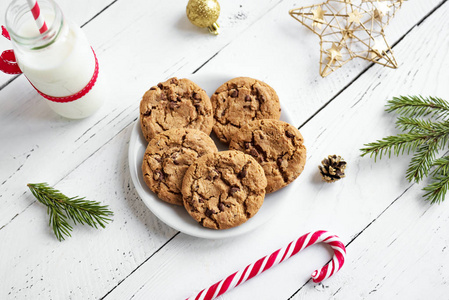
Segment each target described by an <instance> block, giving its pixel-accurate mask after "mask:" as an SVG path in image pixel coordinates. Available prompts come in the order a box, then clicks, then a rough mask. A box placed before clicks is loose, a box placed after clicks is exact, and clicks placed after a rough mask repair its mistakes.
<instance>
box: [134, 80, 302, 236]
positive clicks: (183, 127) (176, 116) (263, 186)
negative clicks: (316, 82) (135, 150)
mask: <svg viewBox="0 0 449 300" xmlns="http://www.w3.org/2000/svg"><path fill="white" fill-rule="evenodd" d="M280 114H281V108H280V104H279V98H278V96H277V94H276V92H275V91H274V89H273V88H271V87H270V86H269V85H267V84H266V83H264V82H261V81H259V80H256V79H252V78H248V77H238V78H234V79H231V80H229V81H228V82H226V83H224V84H223V85H222V86H220V87H219V88H218V89H217V90H216V91H215V93H214V94H213V95H212V97H211V98H209V97H208V95H207V94H206V92H205V91H204V90H203V89H201V88H200V87H199V86H198V85H196V84H195V83H194V82H192V81H190V80H188V79H177V78H171V79H169V80H167V81H165V82H162V83H159V84H158V85H157V86H154V87H152V88H151V89H150V90H148V91H147V92H146V93H145V94H144V96H143V98H142V101H141V103H140V123H141V128H142V133H143V135H144V137H145V139H146V140H147V141H148V146H147V149H146V151H145V155H144V158H143V163H142V172H143V177H144V180H145V183H146V184H147V185H148V187H149V188H150V189H151V190H152V191H153V192H154V193H156V194H157V196H158V197H159V198H160V199H161V200H163V201H166V202H168V203H171V204H175V205H181V206H184V207H185V208H186V211H187V212H188V213H189V214H190V215H191V216H192V217H193V218H194V219H195V220H196V221H197V222H198V223H200V224H201V225H202V226H204V227H208V228H212V229H227V228H232V227H235V226H238V225H240V224H242V223H244V222H246V221H247V220H248V219H249V218H251V217H252V216H254V215H255V214H256V213H257V211H258V210H259V208H260V207H261V206H262V203H263V201H264V198H265V194H266V193H272V192H275V191H277V190H279V189H281V188H282V187H284V186H286V185H288V184H289V183H291V182H292V181H293V180H295V179H296V178H297V177H298V176H299V174H300V173H301V172H302V170H303V169H304V164H305V161H306V148H305V147H304V144H303V142H304V140H303V137H302V135H301V134H300V132H299V131H298V129H296V128H295V127H294V126H292V125H290V124H288V123H286V122H283V121H280V120H279V118H280ZM212 130H213V131H214V133H215V134H216V136H217V137H218V139H219V140H220V141H221V142H223V143H226V144H228V145H229V150H228V151H218V150H217V147H216V145H215V143H214V141H213V140H212V139H211V138H210V136H209V135H210V133H211V131H212Z"/></svg>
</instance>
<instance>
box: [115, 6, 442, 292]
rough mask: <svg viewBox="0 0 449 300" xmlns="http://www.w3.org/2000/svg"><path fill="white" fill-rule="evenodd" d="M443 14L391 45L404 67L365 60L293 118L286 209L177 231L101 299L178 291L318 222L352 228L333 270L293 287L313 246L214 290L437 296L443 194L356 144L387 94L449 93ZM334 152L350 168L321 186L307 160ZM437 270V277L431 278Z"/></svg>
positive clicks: (369, 134)
mask: <svg viewBox="0 0 449 300" xmlns="http://www.w3.org/2000/svg"><path fill="white" fill-rule="evenodd" d="M448 13H449V4H448V3H446V4H444V5H443V6H442V7H441V8H439V9H438V10H437V11H436V12H434V13H433V14H432V15H431V16H430V17H429V18H428V19H427V20H426V21H425V22H424V23H422V24H420V26H419V27H417V28H414V29H413V30H412V32H411V33H410V34H408V35H407V36H406V37H405V38H404V39H403V40H402V41H401V42H400V43H399V44H398V45H397V46H396V47H395V49H394V50H395V52H396V53H397V55H402V56H403V57H405V58H406V59H407V60H406V61H407V63H405V62H404V63H402V64H401V66H400V68H401V72H388V71H385V69H383V68H382V67H380V66H374V67H372V68H370V69H369V70H368V71H367V72H365V73H364V74H363V75H362V76H361V77H360V78H359V79H358V80H357V81H356V82H354V84H352V85H351V86H350V87H349V88H348V89H346V90H345V91H344V92H343V93H342V94H340V95H339V96H338V97H337V98H336V99H335V100H334V101H332V103H330V104H329V105H328V106H327V107H326V108H325V109H324V110H323V111H321V112H320V113H319V114H318V115H316V116H315V117H314V118H313V119H312V120H311V121H310V122H308V123H307V124H306V125H305V126H304V127H303V128H302V130H301V132H302V133H303V135H304V137H305V141H306V146H307V147H308V153H309V154H308V162H307V164H306V168H305V171H304V173H303V174H302V175H301V177H300V178H299V179H298V180H297V181H296V182H295V183H294V184H295V188H296V189H297V192H296V193H295V194H296V195H298V197H297V198H296V199H291V200H290V203H289V204H288V205H287V206H288V208H285V213H284V214H282V215H281V216H278V217H275V218H274V219H273V220H272V221H271V222H270V223H268V224H266V225H265V226H264V227H263V228H260V229H258V230H256V231H254V232H253V233H251V234H249V235H245V236H243V237H239V238H234V239H228V240H223V241H204V240H199V239H192V238H188V237H186V236H184V235H179V236H177V237H176V238H175V239H174V240H173V241H172V242H170V244H168V245H167V246H166V247H164V248H163V249H162V250H161V251H159V252H158V253H156V254H155V255H154V257H153V258H151V259H150V260H149V261H147V262H146V263H145V264H143V265H142V266H141V267H140V268H139V269H138V270H137V271H135V272H134V273H133V274H132V275H131V276H129V277H128V278H127V279H126V280H125V281H124V282H122V283H121V284H120V285H119V286H118V287H117V288H115V289H114V290H113V291H112V292H111V293H110V294H109V295H108V297H106V299H129V298H131V297H132V298H133V299H178V298H179V299H182V297H184V298H185V297H187V296H189V295H190V294H191V293H193V292H198V291H200V290H201V289H202V288H205V287H207V286H208V285H211V284H213V283H215V282H216V281H218V280H220V279H222V278H223V277H225V276H227V275H228V274H231V273H232V272H234V271H236V270H238V269H239V268H241V267H242V266H246V265H247V264H249V263H251V262H253V261H255V260H257V259H258V258H260V257H262V256H264V255H266V254H268V253H271V252H272V251H273V250H275V249H277V248H279V247H281V246H283V245H284V244H285V243H287V242H289V241H290V240H293V239H294V238H296V237H297V236H299V235H301V234H303V233H306V232H308V231H310V230H316V229H331V230H332V231H334V232H335V233H337V234H339V235H340V236H341V238H342V239H343V240H344V241H345V243H346V244H348V243H349V242H350V241H352V240H354V239H355V240H354V241H353V242H352V243H351V244H350V245H349V247H348V260H347V262H348V263H347V265H346V266H345V267H344V268H343V269H342V270H341V271H340V273H339V274H338V275H337V276H335V277H333V278H331V279H328V280H327V281H326V282H324V284H323V285H316V284H313V283H310V282H309V283H307V284H306V285H305V286H304V288H302V289H301V290H300V291H299V292H297V290H298V289H299V288H301V286H303V285H304V284H305V283H306V282H307V281H308V279H309V278H310V274H311V272H312V271H313V270H314V268H317V267H320V266H321V264H324V263H326V262H327V261H328V258H329V255H330V254H329V252H328V251H326V250H325V249H323V248H320V247H317V246H314V248H308V249H307V250H305V251H304V253H302V254H299V255H298V257H295V258H292V259H291V260H289V262H288V263H285V264H281V265H279V266H277V267H276V268H275V269H272V270H270V271H267V272H266V273H264V274H263V275H261V276H258V277H257V278H255V279H253V280H251V281H249V282H247V283H245V284H244V285H242V286H240V287H238V288H237V289H236V290H234V291H231V292H229V294H227V295H226V296H224V297H223V298H224V299H249V298H251V299H287V298H289V297H290V296H292V295H294V296H293V299H303V298H306V299H308V298H313V299H315V298H316V299H329V298H333V297H335V298H341V299H347V298H351V297H360V298H369V297H370V296H371V297H373V298H392V297H395V296H400V297H401V298H403V297H404V298H406V297H407V296H413V297H415V295H420V296H422V297H424V296H425V294H426V293H428V294H427V295H431V297H432V298H434V296H435V298H438V296H441V295H442V294H443V293H444V292H445V290H447V280H446V278H447V270H444V267H443V264H442V261H445V258H447V256H448V254H447V245H448V244H449V235H448V231H449V230H448V229H447V228H446V227H447V226H444V224H445V222H446V221H447V219H448V217H449V212H448V211H447V209H446V208H447V206H448V205H449V202H448V201H446V202H445V203H443V204H441V205H440V206H435V205H434V206H430V205H429V204H428V203H425V202H424V201H423V199H422V198H421V195H422V194H421V192H420V191H419V188H421V187H422V185H420V186H413V187H412V188H410V189H409V187H410V186H411V184H410V183H408V182H407V181H406V180H405V179H404V173H405V169H406V167H407V164H408V160H409V159H410V157H401V158H395V159H394V160H382V161H378V162H377V163H374V162H373V161H372V160H371V159H369V158H361V157H360V156H359V155H360V152H359V150H358V149H359V148H361V147H362V146H363V145H362V144H361V143H364V142H370V141H373V140H375V139H378V138H381V137H383V136H386V135H388V134H392V133H394V132H395V131H394V116H393V115H389V114H387V113H385V112H384V104H385V102H386V99H389V98H391V97H392V96H394V95H401V94H422V95H438V96H440V97H443V98H445V99H449V89H448V88H447V85H444V84H441V81H440V79H441V78H447V77H448V76H449V69H448V68H447V67H446V66H445V64H446V63H445V61H447V60H448V58H449V57H448V56H449V52H448V47H447V45H448V43H449V35H448V34H447V33H448V28H449V27H448V25H449V24H448V19H447V18H446V17H445V16H447V15H448ZM436 37H439V38H436ZM411 49H413V51H411ZM435 62H440V63H435ZM398 83H400V84H398ZM333 153H337V154H341V155H343V157H344V158H345V159H346V160H347V161H348V162H349V164H348V169H347V178H345V179H343V180H342V181H341V182H338V183H334V184H332V185H329V184H325V183H322V182H320V179H319V175H318V172H317V168H316V166H317V165H318V164H319V163H320V160H321V159H322V158H323V157H325V156H326V155H327V154H333ZM360 233H361V235H360V236H359V234H360ZM429 234H432V236H429ZM365 236H366V237H365ZM423 243H432V244H429V245H427V244H424V246H423ZM390 244H391V245H390ZM389 245H390V246H389ZM433 246H435V247H433ZM445 247H446V248H445ZM242 249H244V252H242ZM390 251H391V252H390ZM312 252H313V254H314V255H311V253H312ZM405 253H407V254H405ZM409 254H410V257H409V256H408V255H409ZM430 256H433V258H430ZM408 266H409V267H408ZM395 267H396V268H397V270H396V269H395ZM422 269H424V270H422ZM421 270H422V271H421ZM190 272H194V273H193V274H195V276H191V275H190ZM409 272H413V273H409ZM436 274H437V275H436ZM435 276H439V278H438V279H435V280H434V281H433V279H434V277H435ZM384 277H385V278H384ZM410 281H411V282H412V284H413V288H410V287H409V286H410ZM432 281H433V282H432ZM175 287H176V288H175ZM407 289H409V290H407ZM374 290H375V291H374ZM418 290H419V292H418ZM373 291H374V292H373ZM370 292H371V294H370ZM413 292H416V294H414V293H413ZM422 297H417V298H422Z"/></svg>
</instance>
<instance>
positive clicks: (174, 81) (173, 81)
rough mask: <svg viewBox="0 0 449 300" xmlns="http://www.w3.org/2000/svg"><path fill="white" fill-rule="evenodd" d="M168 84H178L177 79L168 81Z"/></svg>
mask: <svg viewBox="0 0 449 300" xmlns="http://www.w3.org/2000/svg"><path fill="white" fill-rule="evenodd" d="M170 82H171V83H173V84H178V79H176V78H172V79H171V80H170Z"/></svg>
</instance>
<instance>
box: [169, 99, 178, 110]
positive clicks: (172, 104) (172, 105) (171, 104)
mask: <svg viewBox="0 0 449 300" xmlns="http://www.w3.org/2000/svg"><path fill="white" fill-rule="evenodd" d="M169 106H170V108H171V109H175V108H178V107H179V104H178V102H176V101H170V104H169Z"/></svg>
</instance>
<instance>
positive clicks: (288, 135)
mask: <svg viewBox="0 0 449 300" xmlns="http://www.w3.org/2000/svg"><path fill="white" fill-rule="evenodd" d="M285 135H286V136H287V137H288V138H290V139H291V138H293V137H295V135H294V134H293V133H291V132H290V131H288V130H287V131H285Z"/></svg>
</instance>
